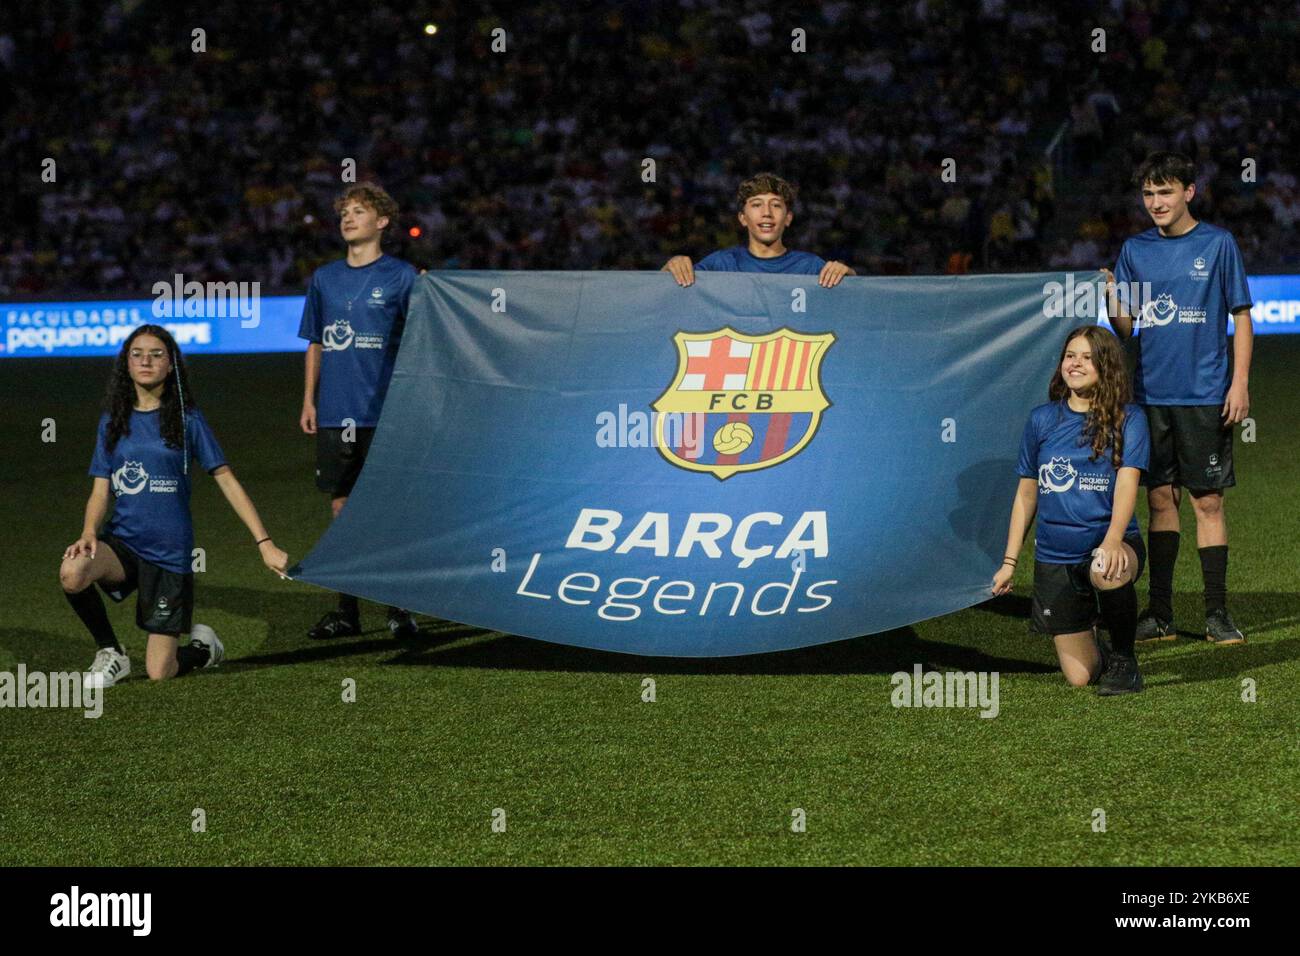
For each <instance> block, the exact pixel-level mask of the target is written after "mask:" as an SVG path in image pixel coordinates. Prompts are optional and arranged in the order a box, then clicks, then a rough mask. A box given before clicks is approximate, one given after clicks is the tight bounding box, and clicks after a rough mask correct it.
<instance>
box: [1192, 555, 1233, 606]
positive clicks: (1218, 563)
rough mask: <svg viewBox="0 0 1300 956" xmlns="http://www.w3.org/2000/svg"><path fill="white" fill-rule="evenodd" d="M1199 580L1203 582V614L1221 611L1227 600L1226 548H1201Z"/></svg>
mask: <svg viewBox="0 0 1300 956" xmlns="http://www.w3.org/2000/svg"><path fill="white" fill-rule="evenodd" d="M1199 550H1200V555H1201V578H1202V580H1204V581H1205V613H1206V614H1209V613H1210V612H1211V611H1221V610H1223V609H1224V607H1225V606H1226V602H1227V600H1228V546H1227V545H1226V544H1216V545H1214V546H1212V547H1209V548H1201V549H1199Z"/></svg>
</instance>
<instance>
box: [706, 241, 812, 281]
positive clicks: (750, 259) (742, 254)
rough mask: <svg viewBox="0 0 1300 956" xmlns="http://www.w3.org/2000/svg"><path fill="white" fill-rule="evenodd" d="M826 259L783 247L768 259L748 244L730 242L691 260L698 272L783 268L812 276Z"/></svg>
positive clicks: (781, 270) (774, 270)
mask: <svg viewBox="0 0 1300 956" xmlns="http://www.w3.org/2000/svg"><path fill="white" fill-rule="evenodd" d="M824 265H826V260H825V259H823V258H822V257H821V256H815V255H813V254H812V253H811V252H797V251H796V250H794V249H787V250H786V251H785V252H783V253H781V255H779V256H773V257H772V258H771V259H760V258H759V257H758V256H756V255H754V254H753V253H752V252H750V251H749V247H748V246H732V247H731V248H730V249H719V250H718V251H717V252H710V253H709V254H708V255H707V256H705V257H704V258H703V259H701V260H700V261H699V262H697V263H696V264H695V268H696V270H697V271H699V272H787V273H796V274H798V275H809V276H815V275H817V274H818V273H820V272H821V271H822V266H824Z"/></svg>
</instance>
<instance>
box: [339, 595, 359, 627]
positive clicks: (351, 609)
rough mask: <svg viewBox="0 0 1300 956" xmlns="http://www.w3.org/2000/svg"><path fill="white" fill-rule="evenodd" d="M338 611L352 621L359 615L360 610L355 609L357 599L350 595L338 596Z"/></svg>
mask: <svg viewBox="0 0 1300 956" xmlns="http://www.w3.org/2000/svg"><path fill="white" fill-rule="evenodd" d="M339 610H340V611H342V612H343V613H344V614H345V615H347V616H348V617H349V618H350V619H352V620H354V621H355V620H356V619H357V617H358V616H359V615H360V614H361V609H360V608H359V607H357V599H356V598H354V597H353V596H352V595H351V594H340V595H339Z"/></svg>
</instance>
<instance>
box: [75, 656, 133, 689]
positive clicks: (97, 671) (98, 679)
mask: <svg viewBox="0 0 1300 956" xmlns="http://www.w3.org/2000/svg"><path fill="white" fill-rule="evenodd" d="M130 673H131V658H129V657H127V656H126V655H125V654H119V653H118V652H117V651H115V650H113V648H111V647H101V648H100V649H99V650H98V651H96V652H95V661H94V663H93V664H91V665H90V670H88V671H87V672H86V676H85V677H84V678H82V682H81V684H82V686H83V687H84V688H86V690H92V689H94V688H96V687H98V688H100V689H101V690H102V689H103V688H105V687H112V686H113V685H114V684H116V683H117V682H118V681H122V680H125V679H126V678H127V676H128V675H129V674H130Z"/></svg>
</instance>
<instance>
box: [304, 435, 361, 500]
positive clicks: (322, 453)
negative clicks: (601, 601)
mask: <svg viewBox="0 0 1300 956" xmlns="http://www.w3.org/2000/svg"><path fill="white" fill-rule="evenodd" d="M343 431H344V430H343V429H342V428H317V429H316V487H317V488H319V489H320V490H321V491H325V492H328V493H329V495H330V497H331V498H346V497H347V496H348V495H350V494H352V486H353V485H355V484H356V483H357V478H359V477H360V476H361V466H362V465H364V464H365V463H366V454H367V453H368V452H369V451H370V441H371V439H372V438H374V437H375V430H374V429H373V428H356V429H353V431H354V432H355V434H353V435H352V439H353V440H352V441H344V440H343Z"/></svg>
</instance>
